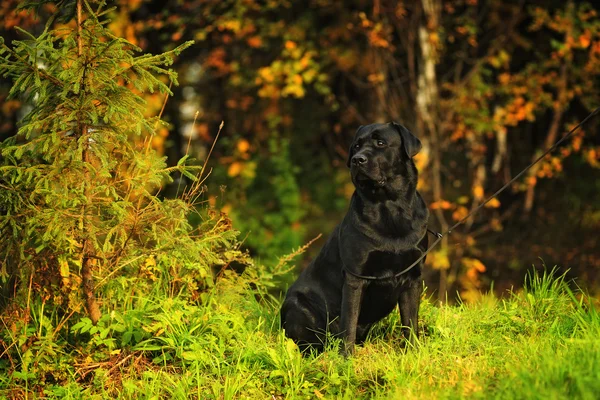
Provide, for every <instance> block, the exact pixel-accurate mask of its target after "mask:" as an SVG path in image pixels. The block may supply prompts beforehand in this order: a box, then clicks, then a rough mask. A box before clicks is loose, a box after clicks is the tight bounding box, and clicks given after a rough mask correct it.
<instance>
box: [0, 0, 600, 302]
mask: <svg viewBox="0 0 600 400" xmlns="http://www.w3.org/2000/svg"><path fill="white" fill-rule="evenodd" d="M115 3H116V5H117V8H116V9H115V10H113V11H112V23H111V25H110V27H111V29H112V30H113V31H114V32H115V34H116V35H117V36H123V37H126V38H127V39H128V40H129V41H131V42H132V43H134V44H136V45H138V46H139V47H140V48H141V49H143V51H145V52H151V53H161V52H163V51H165V50H168V49H172V48H173V47H175V46H176V45H178V44H180V43H182V42H183V41H185V40H189V39H193V40H195V45H193V46H192V47H191V48H189V49H188V50H186V51H185V52H184V53H183V54H182V55H181V56H180V57H179V58H178V59H177V61H176V63H175V64H174V65H172V68H173V69H174V70H176V71H177V72H178V73H179V86H173V87H172V88H171V89H172V91H173V96H172V97H171V98H170V99H169V100H168V101H167V102H166V104H165V106H164V110H162V117H163V119H165V120H166V121H167V122H168V123H169V124H170V125H169V128H165V129H162V130H160V131H159V132H157V135H156V136H155V137H154V139H153V146H154V147H155V148H156V149H157V150H159V151H160V152H162V153H163V154H164V155H165V156H166V157H168V160H169V163H170V164H172V165H174V164H176V163H177V161H178V160H179V159H180V158H181V157H183V155H184V154H186V152H187V153H190V154H191V155H192V156H193V157H195V158H196V159H197V160H198V161H197V162H198V163H203V162H204V160H206V158H207V156H208V154H209V152H210V149H211V148H213V145H214V148H213V150H212V153H211V154H210V160H209V162H208V166H209V167H210V168H211V173H210V176H209V178H208V179H207V180H206V182H205V184H206V185H207V190H206V191H205V194H204V196H205V197H204V201H205V202H206V203H207V204H211V205H213V206H215V207H217V208H218V209H220V210H221V212H223V213H226V214H228V215H229V216H230V217H231V219H232V220H233V224H234V227H235V228H236V229H238V230H240V231H241V232H242V238H243V242H244V246H245V248H247V249H248V251H249V252H250V253H251V255H252V256H253V257H255V258H256V259H257V260H259V261H260V262H261V263H264V264H266V265H269V264H276V263H277V260H278V258H279V257H281V256H283V255H285V254H289V253H291V252H292V251H293V250H295V249H297V248H298V247H300V246H302V245H303V244H305V243H307V242H308V241H310V240H311V239H312V238H314V237H316V236H318V235H319V234H321V233H322V234H323V237H321V238H320V239H319V240H318V241H317V242H315V243H314V244H313V245H312V246H311V247H310V249H309V250H308V251H307V252H306V253H305V254H304V255H303V258H302V259H300V260H298V262H297V270H296V272H295V273H297V271H299V270H300V269H301V268H303V267H304V266H305V265H306V263H308V262H309V261H310V259H311V258H312V257H313V256H314V254H315V253H316V252H317V251H318V249H319V247H320V245H321V244H322V243H323V241H324V240H325V237H326V235H327V233H328V232H329V231H331V229H332V228H333V227H334V226H335V224H336V223H337V222H338V221H339V220H340V219H341V217H342V216H343V214H344V213H345V211H346V208H347V205H348V199H349V197H350V196H351V194H352V191H353V187H352V184H351V182H350V179H349V173H348V170H347V168H346V165H345V163H346V157H347V147H348V144H349V143H350V141H351V138H352V136H353V135H354V132H355V130H356V128H357V127H358V126H359V125H362V124H368V123H372V122H386V121H392V120H393V121H397V122H400V123H402V124H404V125H405V126H407V127H408V128H409V129H411V130H412V131H413V132H414V133H415V134H416V135H417V136H418V137H419V138H420V139H421V141H422V142H423V144H424V148H423V151H422V152H421V153H420V154H419V155H418V156H417V158H416V164H417V166H418V168H419V170H420V180H419V190H420V191H421V193H422V194H423V196H424V197H425V199H426V200H427V202H428V204H429V207H430V209H431V212H432V213H431V215H432V216H431V222H430V227H431V228H432V229H433V230H436V231H445V230H446V229H447V228H448V227H449V226H451V225H453V224H454V222H455V221H457V220H460V219H461V218H462V217H464V216H465V215H466V214H467V213H468V212H469V211H470V210H471V209H473V208H475V207H477V206H478V205H479V204H481V202H482V201H483V199H485V198H486V197H487V196H488V195H490V194H491V193H493V192H494V191H495V190H496V189H497V188H499V187H500V186H502V185H503V184H504V183H506V182H508V181H509V180H510V179H511V178H512V177H513V176H514V175H516V174H517V173H518V172H520V171H521V169H522V168H524V167H525V166H526V165H528V164H529V163H530V162H531V161H532V160H533V159H534V158H536V157H537V156H538V155H539V154H541V152H542V151H543V150H544V149H546V148H548V147H550V145H552V144H553V143H554V142H555V141H556V140H558V139H560V137H562V135H564V134H565V132H567V131H568V130H569V129H570V128H572V127H573V126H575V125H576V124H577V123H578V122H579V121H580V120H582V119H583V118H584V117H585V116H587V114H588V113H589V112H591V111H592V110H593V109H594V108H595V107H598V106H599V105H600V91H599V84H600V16H599V14H598V13H599V12H600V6H599V5H598V4H597V3H595V2H591V1H589V2H588V1H565V0H561V1H552V0H550V1H542V0H539V1H515V0H509V1H507V0H487V1H484V0H457V1H442V0H411V1H388V0H374V1H324V0H306V1H285V0H284V1H274V0H262V1H258V0H188V1H157V0H120V1H117V2H115ZM16 5H17V1H16V0H5V1H3V2H2V4H1V5H0V36H2V37H4V38H5V40H6V41H7V42H9V41H10V40H11V39H15V38H20V39H22V38H23V37H22V36H20V34H19V33H18V31H17V30H15V26H20V27H23V28H25V29H27V30H29V31H32V32H34V33H40V32H41V31H42V30H43V27H44V26H43V23H42V22H40V21H45V20H46V19H45V18H43V15H44V12H48V13H49V12H50V11H51V9H50V8H46V9H44V8H43V7H42V9H41V10H40V15H41V17H37V18H36V17H35V16H34V15H33V14H31V13H27V12H22V13H14V10H15V8H16ZM44 7H52V6H51V5H46V6H44ZM72 23H74V22H72ZM10 85H11V83H10V82H9V81H8V80H5V79H3V80H2V81H1V82H0V105H1V108H0V139H5V138H7V137H9V136H12V135H14V134H15V133H16V129H17V126H18V121H19V119H20V118H21V117H22V116H23V115H24V114H25V113H26V112H27V109H26V107H24V106H23V105H22V104H21V103H20V102H19V101H18V100H9V101H7V100H6V96H7V94H8V90H9V89H10ZM147 101H148V108H147V112H148V115H158V114H159V113H161V109H162V107H163V103H164V98H163V96H161V95H159V94H156V95H151V96H148V97H147ZM222 121H223V122H224V127H223V128H222V130H221V131H220V133H219V125H220V124H221V122H222ZM599 126H600V118H597V119H595V120H592V121H590V122H589V123H588V124H586V125H585V126H584V127H583V128H582V129H580V130H578V131H577V132H576V133H575V134H574V135H573V137H572V138H571V139H569V141H568V142H567V143H566V144H565V145H563V146H561V147H560V148H559V149H558V150H557V151H556V152H554V153H553V154H551V155H550V156H548V157H546V158H545V159H544V160H543V162H541V163H540V164H538V165H537V166H536V167H534V168H533V169H531V170H530V172H529V173H527V174H526V175H525V176H524V177H523V178H522V179H520V180H519V181H518V182H517V183H515V184H514V185H512V186H511V187H510V188H509V189H508V190H506V191H505V192H503V193H502V194H501V195H500V196H499V197H498V198H497V199H495V200H493V201H492V202H490V203H489V204H487V205H486V207H485V208H484V209H482V210H481V211H480V212H479V213H477V214H476V215H475V216H474V217H473V218H472V219H469V220H468V221H467V222H466V223H465V224H464V225H463V226H461V227H460V228H458V229H457V230H456V231H454V232H453V234H452V235H451V236H449V237H447V238H446V239H444V240H443V241H442V243H441V245H440V246H439V247H438V248H437V249H436V250H435V251H434V252H432V253H431V254H430V256H429V257H428V259H427V268H426V271H425V276H426V282H427V286H428V289H429V290H430V292H431V293H432V295H433V296H439V297H441V298H442V299H445V298H446V293H448V298H449V299H455V298H456V296H457V295H460V297H461V298H462V299H463V300H465V301H470V300H474V299H475V298H477V297H478V296H480V293H481V291H486V290H490V289H492V290H494V291H496V292H497V293H504V292H505V291H506V289H507V288H510V287H512V286H518V285H519V284H520V283H521V282H523V276H524V275H525V271H526V270H528V269H531V267H532V265H535V266H537V267H541V266H542V265H543V264H545V265H547V266H548V267H552V266H554V265H556V266H558V268H559V270H560V271H562V272H564V271H567V270H568V271H569V272H568V273H567V276H568V277H570V278H577V280H576V282H577V283H578V284H579V285H580V286H582V287H584V288H586V289H587V290H589V291H590V292H591V293H592V294H598V292H600V240H599V239H598V236H599V235H598V234H599V231H600V135H599V134H598V128H599ZM218 133H219V135H218V139H217V134H218ZM216 139H217V140H216ZM215 140H216V142H215ZM177 187H178V184H177V183H176V184H174V185H171V186H170V187H165V188H164V189H163V194H164V195H165V196H174V195H176V194H177ZM293 276H294V274H291V275H290V277H289V278H290V280H291V279H293Z"/></svg>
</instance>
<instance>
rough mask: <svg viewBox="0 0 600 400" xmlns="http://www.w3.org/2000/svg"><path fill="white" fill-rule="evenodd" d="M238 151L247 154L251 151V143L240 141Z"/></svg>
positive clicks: (244, 140)
mask: <svg viewBox="0 0 600 400" xmlns="http://www.w3.org/2000/svg"><path fill="white" fill-rule="evenodd" d="M237 149H238V151H239V152H240V153H246V152H248V150H250V143H248V141H247V140H246V139H240V140H239V141H238V142H237Z"/></svg>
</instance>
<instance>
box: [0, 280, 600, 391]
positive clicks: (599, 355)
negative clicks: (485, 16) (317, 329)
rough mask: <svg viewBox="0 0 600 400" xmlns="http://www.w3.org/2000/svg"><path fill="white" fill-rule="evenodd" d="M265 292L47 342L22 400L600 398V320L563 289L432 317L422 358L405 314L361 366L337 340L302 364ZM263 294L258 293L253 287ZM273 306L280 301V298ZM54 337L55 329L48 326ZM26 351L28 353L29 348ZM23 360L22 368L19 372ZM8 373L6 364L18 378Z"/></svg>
mask: <svg viewBox="0 0 600 400" xmlns="http://www.w3.org/2000/svg"><path fill="white" fill-rule="evenodd" d="M256 283H257V282H256V281H254V282H253V280H252V279H248V278H244V279H240V278H230V279H224V280H221V281H220V284H219V285H217V287H216V289H215V290H214V292H213V293H212V294H211V295H210V297H209V298H208V299H206V304H205V306H203V307H198V306H192V305H189V304H186V303H184V302H181V301H178V300H177V299H166V298H162V299H160V298H155V299H148V298H138V299H135V300H134V301H132V304H131V309H130V310H129V311H126V312H123V313H118V312H117V311H114V312H113V313H111V315H107V316H106V318H104V320H103V321H101V323H100V324H99V325H98V326H97V327H93V326H91V324H89V323H87V322H86V321H85V320H84V321H83V322H80V323H79V324H76V325H74V326H72V327H70V329H69V331H70V332H71V333H70V334H69V335H68V336H67V337H62V336H61V337H54V338H53V340H52V343H53V346H50V345H48V344H44V343H45V342H44V340H43V337H44V329H46V328H44V324H41V326H42V328H40V331H39V333H40V335H39V336H38V337H39V338H42V339H40V340H39V341H38V342H36V343H34V344H32V345H31V346H30V347H29V348H28V349H26V351H23V350H21V351H20V352H19V356H18V357H20V359H18V357H16V358H15V359H14V360H11V363H12V364H13V367H12V369H10V368H7V371H8V372H9V373H7V374H0V389H3V391H2V392H0V395H1V394H4V395H5V396H7V397H16V398H25V397H29V398H38V397H51V398H54V397H56V398H85V399H88V398H125V399H128V398H136V399H137V398H148V399H150V398H152V399H159V398H175V399H185V398H198V399H283V398H293V399H302V398H306V399H316V398H318V399H320V398H324V399H329V398H340V399H345V398H349V399H396V398H398V399H400V398H402V399H413V398H427V399H429V398H435V399H444V398H452V399H454V398H486V399H487V398H502V399H507V398H508V399H509V398H519V399H521V398H533V399H536V398H540V399H548V398H550V399H555V398H584V399H596V398H598V396H599V395H600V315H599V314H598V313H597V311H596V310H595V309H594V308H593V307H589V304H588V300H587V299H586V298H585V297H584V296H581V295H578V294H575V295H574V294H573V292H572V291H571V290H569V289H568V287H567V285H566V284H565V283H564V282H563V280H562V279H560V278H550V277H548V276H538V275H534V276H533V277H532V278H531V279H530V280H529V282H528V289H526V290H524V291H522V292H520V293H517V294H510V295H509V296H507V298H506V299H504V300H500V299H498V298H495V297H493V296H491V295H488V296H484V297H483V298H482V299H481V300H480V301H479V302H477V303H476V304H468V305H467V304H463V305H459V306H436V305H433V304H432V303H431V302H430V301H427V300H426V299H425V300H424V302H423V304H422V306H421V324H422V327H423V332H422V335H421V342H420V344H419V345H418V346H417V348H412V349H403V342H402V340H401V339H400V325H399V321H398V316H397V313H394V314H393V315H391V316H390V317H389V318H388V319H387V320H385V321H383V323H381V324H379V325H378V326H377V327H376V329H374V331H373V332H372V337H371V339H370V340H369V341H368V342H367V343H366V344H365V346H362V347H358V348H357V351H356V355H355V356H354V357H352V358H350V359H348V360H345V359H343V358H342V357H341V356H339V355H338V353H337V349H336V348H335V345H336V344H335V343H334V344H332V346H331V348H330V350H329V351H327V352H325V353H324V354H322V355H320V356H317V357H307V358H302V357H301V356H300V354H299V352H298V350H297V348H296V346H295V345H294V344H293V342H291V341H289V340H287V339H286V338H285V337H284V336H283V334H282V333H281V331H280V330H279V329H278V301H277V300H274V299H272V298H270V297H269V296H265V295H261V293H260V290H257V289H256ZM249 287H253V288H254V289H252V290H251V289H250V288H249ZM269 299H270V300H269ZM46 325H47V326H49V325H48V324H46ZM21 349H23V347H21ZM19 363H20V364H19ZM6 365H8V364H6V363H5V364H4V366H5V367H6Z"/></svg>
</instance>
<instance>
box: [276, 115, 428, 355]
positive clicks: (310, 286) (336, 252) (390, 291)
mask: <svg viewBox="0 0 600 400" xmlns="http://www.w3.org/2000/svg"><path fill="white" fill-rule="evenodd" d="M420 149H421V142H420V141H419V139H417V138H416V137H415V136H414V135H413V134H412V133H411V132H410V131H409V130H408V129H406V128H405V127H404V126H402V125H399V124H396V123H395V122H391V123H388V124H372V125H367V126H361V127H360V128H358V130H357V132H356V135H355V138H354V141H353V142H352V145H351V147H350V154H349V158H348V167H350V171H351V176H352V182H353V183H354V186H355V188H356V190H355V192H354V194H353V195H352V199H351V201H350V208H349V210H348V212H347V214H346V216H345V217H344V219H343V220H342V222H341V223H340V224H339V225H338V226H337V227H336V228H335V229H334V230H333V233H332V234H331V235H330V236H329V238H328V240H327V242H326V243H325V245H324V246H323V248H322V249H321V251H320V253H319V254H318V255H317V257H316V258H315V259H314V260H313V261H312V262H311V263H310V265H309V266H308V267H307V268H306V269H305V270H304V271H303V272H302V273H301V274H300V276H299V277H298V279H297V280H296V282H294V284H293V285H292V286H291V287H290V288H289V290H288V292H287V295H286V298H285V301H284V302H283V306H282V308H281V325H282V327H283V328H284V329H285V333H286V336H288V337H289V338H291V339H293V340H294V341H295V342H296V343H297V344H298V346H299V347H300V349H301V350H302V352H303V353H305V352H306V351H307V350H310V349H314V350H316V351H317V352H320V351H322V350H323V348H324V345H325V338H326V332H329V333H330V334H332V335H333V336H334V337H341V338H342V339H343V341H344V348H343V352H344V354H346V355H348V354H352V352H353V350H354V344H355V343H361V342H363V341H364V340H365V338H366V336H367V333H368V332H369V329H370V328H371V326H372V325H373V324H374V323H375V322H377V321H379V320H381V319H382V318H384V317H385V316H387V315H388V314H389V313H390V312H392V310H393V309H394V307H395V306H396V304H397V305H398V306H399V309H400V318H401V322H402V325H403V334H404V336H405V337H407V335H408V336H409V338H410V340H411V342H412V341H413V340H414V337H415V336H416V335H417V319H418V313H419V302H420V295H421V290H422V278H421V267H422V264H423V262H424V260H422V261H421V262H420V263H419V264H417V265H416V266H415V267H414V268H412V269H411V270H410V271H408V272H407V273H405V274H402V275H400V276H397V274H398V273H399V272H401V271H402V270H403V269H405V268H406V267H408V266H410V265H411V264H412V263H413V262H414V261H416V260H417V259H418V258H419V257H420V256H421V255H422V254H423V253H422V252H424V251H425V250H426V248H427V244H428V239H427V220H428V218H429V211H428V209H427V206H426V205H425V202H424V201H423V199H422V198H421V195H420V194H419V193H418V192H417V190H416V187H417V169H416V167H415V164H414V163H413V160H412V157H413V156H414V155H415V154H417V153H418V152H419V150H420ZM369 277H371V279H368V278H369ZM373 278H376V279H373Z"/></svg>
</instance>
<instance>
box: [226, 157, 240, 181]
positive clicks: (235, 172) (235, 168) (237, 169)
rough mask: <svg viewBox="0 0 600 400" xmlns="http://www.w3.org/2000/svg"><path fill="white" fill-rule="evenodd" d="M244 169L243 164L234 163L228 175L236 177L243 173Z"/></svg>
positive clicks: (228, 170)
mask: <svg viewBox="0 0 600 400" xmlns="http://www.w3.org/2000/svg"><path fill="white" fill-rule="evenodd" d="M242 169H243V165H242V163H241V162H238V161H236V162H234V163H232V164H231V165H230V166H229V168H228V169H227V175H229V176H231V177H232V178H233V177H236V176H238V175H239V174H240V172H242Z"/></svg>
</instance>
